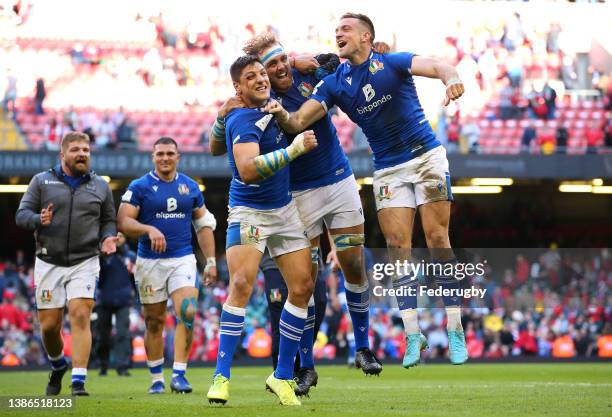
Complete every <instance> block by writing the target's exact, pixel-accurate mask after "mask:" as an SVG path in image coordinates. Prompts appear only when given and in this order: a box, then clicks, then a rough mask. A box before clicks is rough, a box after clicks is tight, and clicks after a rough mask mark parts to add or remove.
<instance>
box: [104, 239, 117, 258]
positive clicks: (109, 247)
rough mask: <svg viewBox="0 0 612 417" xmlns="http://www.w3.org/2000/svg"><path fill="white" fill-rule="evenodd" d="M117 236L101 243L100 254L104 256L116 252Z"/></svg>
mask: <svg viewBox="0 0 612 417" xmlns="http://www.w3.org/2000/svg"><path fill="white" fill-rule="evenodd" d="M117 240H119V238H118V237H117V236H109V237H107V238H106V239H104V241H103V242H102V249H101V252H102V254H104V255H110V254H111V253H115V252H117Z"/></svg>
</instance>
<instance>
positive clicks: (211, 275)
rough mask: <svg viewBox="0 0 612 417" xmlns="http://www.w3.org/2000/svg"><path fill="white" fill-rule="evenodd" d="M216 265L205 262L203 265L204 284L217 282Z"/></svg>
mask: <svg viewBox="0 0 612 417" xmlns="http://www.w3.org/2000/svg"><path fill="white" fill-rule="evenodd" d="M217 278H218V275H217V266H216V265H211V264H208V263H207V264H206V266H205V267H204V285H206V286H207V287H208V286H210V285H213V284H214V283H216V282H217Z"/></svg>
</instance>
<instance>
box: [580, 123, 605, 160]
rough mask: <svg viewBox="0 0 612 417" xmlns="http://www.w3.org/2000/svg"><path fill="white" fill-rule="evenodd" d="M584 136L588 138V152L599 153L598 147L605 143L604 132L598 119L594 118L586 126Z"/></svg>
mask: <svg viewBox="0 0 612 417" xmlns="http://www.w3.org/2000/svg"><path fill="white" fill-rule="evenodd" d="M584 138H585V140H586V145H587V153H597V149H598V148H600V147H601V146H602V145H603V143H604V132H603V130H602V129H601V127H600V126H599V125H598V122H597V121H595V120H593V121H591V123H589V124H588V125H587V127H585V129H584Z"/></svg>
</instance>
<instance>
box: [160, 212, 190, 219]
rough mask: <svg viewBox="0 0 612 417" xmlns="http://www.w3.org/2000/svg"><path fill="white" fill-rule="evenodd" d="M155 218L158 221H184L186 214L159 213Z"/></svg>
mask: <svg viewBox="0 0 612 417" xmlns="http://www.w3.org/2000/svg"><path fill="white" fill-rule="evenodd" d="M155 218H156V219H164V220H168V219H184V218H185V213H164V212H159V213H155Z"/></svg>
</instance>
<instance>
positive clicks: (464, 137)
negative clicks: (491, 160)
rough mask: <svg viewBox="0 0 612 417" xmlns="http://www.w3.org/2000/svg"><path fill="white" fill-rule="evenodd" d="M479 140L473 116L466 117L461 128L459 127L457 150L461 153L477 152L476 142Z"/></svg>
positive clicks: (478, 128)
mask: <svg viewBox="0 0 612 417" xmlns="http://www.w3.org/2000/svg"><path fill="white" fill-rule="evenodd" d="M479 139H480V127H479V126H478V123H476V118H475V117H474V116H468V117H467V118H466V120H465V123H464V124H463V126H461V136H460V138H459V148H460V150H461V153H467V152H469V153H476V152H478V140H479Z"/></svg>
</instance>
